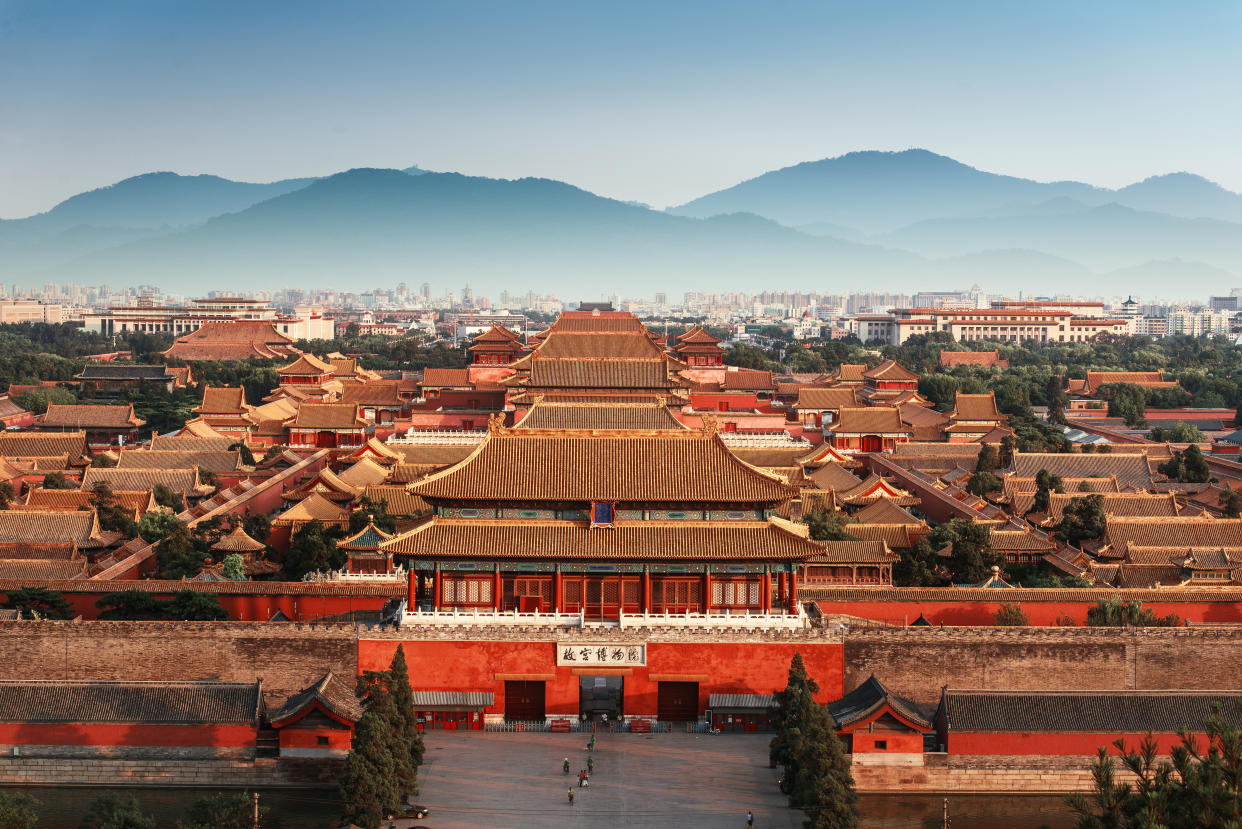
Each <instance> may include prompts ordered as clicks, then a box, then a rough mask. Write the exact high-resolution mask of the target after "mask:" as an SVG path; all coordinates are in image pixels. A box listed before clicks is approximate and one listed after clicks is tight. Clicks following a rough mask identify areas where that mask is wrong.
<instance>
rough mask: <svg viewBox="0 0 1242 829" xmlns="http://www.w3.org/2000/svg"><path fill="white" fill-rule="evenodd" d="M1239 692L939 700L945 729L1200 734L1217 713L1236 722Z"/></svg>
mask: <svg viewBox="0 0 1242 829" xmlns="http://www.w3.org/2000/svg"><path fill="white" fill-rule="evenodd" d="M1240 702H1242V691H1239V690H1233V691H1225V690H1222V691H1180V690H1179V691H1134V690H1126V691H975V690H961V691H959V690H954V689H946V690H945V692H944V697H943V700H942V703H941V704H942V706H943V714H944V715H945V718H946V721H947V722H946V724H947V726H948V729H949V733H950V734H952V733H953V732H997V733H1014V732H1022V733H1028V732H1036V733H1039V732H1042V733H1048V732H1052V733H1056V732H1087V733H1095V734H1113V735H1115V734H1142V733H1146V732H1149V731H1150V732H1155V733H1160V734H1171V733H1175V732H1177V731H1180V730H1183V729H1184V730H1186V731H1189V732H1191V733H1194V732H1201V731H1202V730H1203V723H1204V721H1205V720H1207V718H1208V717H1210V716H1211V715H1212V711H1213V706H1214V705H1215V704H1217V703H1219V704H1220V714H1221V716H1222V717H1223V718H1224V719H1225V721H1226V722H1228V723H1229V724H1231V725H1233V726H1235V727H1236V726H1238V725H1242V711H1240V710H1239V706H1238V703H1240Z"/></svg>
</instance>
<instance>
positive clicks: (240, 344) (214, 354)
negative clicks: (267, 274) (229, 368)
mask: <svg viewBox="0 0 1242 829" xmlns="http://www.w3.org/2000/svg"><path fill="white" fill-rule="evenodd" d="M297 353H298V351H297V349H295V348H294V347H293V340H292V339H291V338H289V337H286V336H285V335H284V334H281V333H280V332H279V331H277V330H276V327H275V326H274V325H273V324H272V323H271V322H268V321H266V320H234V321H229V322H224V321H219V322H205V323H203V324H202V325H201V326H200V327H199V328H198V329H196V330H195V331H192V332H191V333H189V334H185V335H182V336H180V337H178V338H177V339H176V340H175V341H173V344H172V347H171V348H169V349H168V350H167V351H165V352H164V355H165V356H167V357H178V358H180V359H183V360H247V359H250V358H258V359H265V360H274V359H278V358H281V357H292V356H294V355H295V354H297Z"/></svg>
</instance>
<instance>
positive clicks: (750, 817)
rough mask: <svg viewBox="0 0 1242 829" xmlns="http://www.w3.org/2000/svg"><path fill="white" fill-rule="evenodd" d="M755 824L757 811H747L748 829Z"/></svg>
mask: <svg viewBox="0 0 1242 829" xmlns="http://www.w3.org/2000/svg"><path fill="white" fill-rule="evenodd" d="M754 825H755V813H754V812H747V813H746V829H752V827H753V826H754Z"/></svg>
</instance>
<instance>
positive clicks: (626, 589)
mask: <svg viewBox="0 0 1242 829" xmlns="http://www.w3.org/2000/svg"><path fill="white" fill-rule="evenodd" d="M638 592H639V591H638V582H637V581H635V580H630V581H625V582H622V584H621V599H622V602H623V603H624V604H628V605H634V604H638Z"/></svg>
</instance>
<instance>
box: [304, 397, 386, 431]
mask: <svg viewBox="0 0 1242 829" xmlns="http://www.w3.org/2000/svg"><path fill="white" fill-rule="evenodd" d="M285 425H286V426H289V427H290V428H294V429H365V428H366V425H367V422H366V421H365V420H363V419H362V418H361V417H359V416H358V406H357V405H356V404H354V403H311V402H310V401H307V402H305V403H303V404H302V405H301V406H299V407H298V413H297V414H296V415H294V416H293V417H292V418H290V419H289V420H287V421H285Z"/></svg>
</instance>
